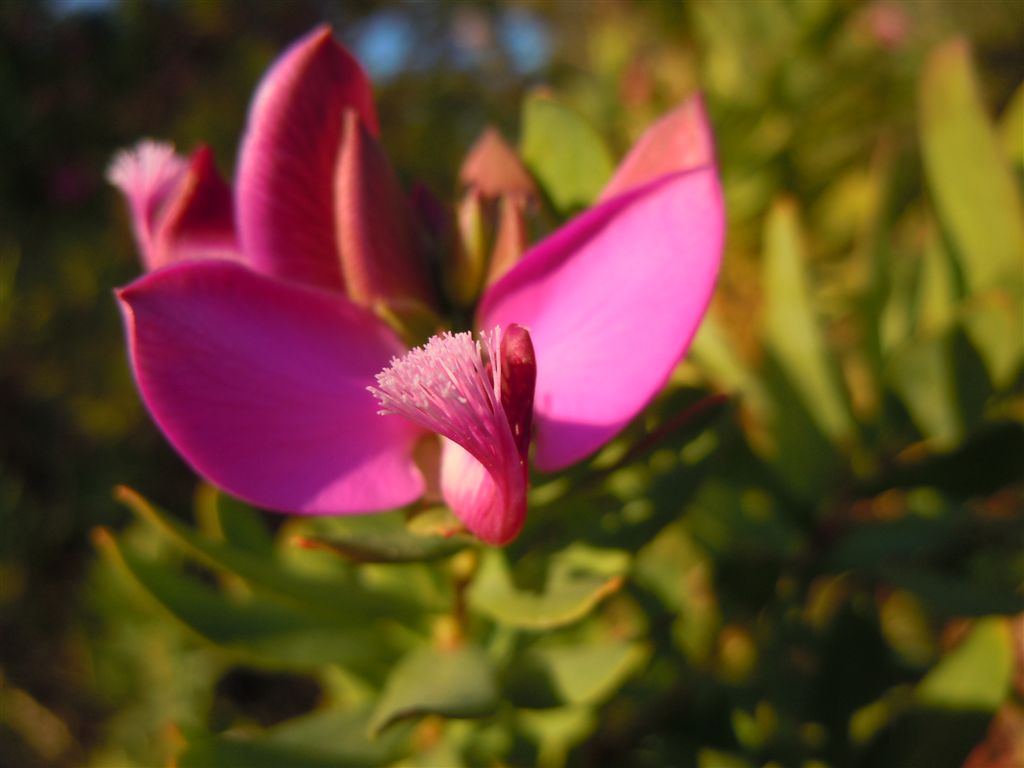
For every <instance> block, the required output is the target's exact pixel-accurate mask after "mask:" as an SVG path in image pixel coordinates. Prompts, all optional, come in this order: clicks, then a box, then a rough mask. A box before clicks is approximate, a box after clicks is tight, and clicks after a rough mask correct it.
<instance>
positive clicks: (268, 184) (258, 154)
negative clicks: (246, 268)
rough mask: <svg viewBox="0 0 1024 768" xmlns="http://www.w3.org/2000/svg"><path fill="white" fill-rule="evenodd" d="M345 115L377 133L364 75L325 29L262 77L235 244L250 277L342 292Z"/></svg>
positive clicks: (243, 160)
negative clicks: (340, 162) (338, 181)
mask: <svg viewBox="0 0 1024 768" xmlns="http://www.w3.org/2000/svg"><path fill="white" fill-rule="evenodd" d="M350 109H351V110H354V111H355V112H356V114H357V115H359V118H360V119H361V120H362V122H363V124H364V125H365V126H366V128H367V129H368V130H369V131H370V133H371V134H372V135H376V134H377V116H376V112H375V111H374V107H373V97H372V93H371V91H370V84H369V81H368V80H367V77H366V74H365V73H364V72H363V70H362V68H361V67H360V66H359V63H358V62H357V61H356V60H355V59H354V58H352V56H350V55H349V53H348V52H347V51H346V50H345V49H344V48H342V47H341V46H340V45H339V44H338V43H337V42H336V41H335V40H334V37H333V36H332V34H331V29H330V27H328V26H321V27H318V28H317V29H315V30H313V31H312V32H311V33H309V34H308V35H306V36H305V37H303V38H302V39H300V40H299V41H298V42H296V43H295V44H293V45H292V46H291V47H290V48H289V49H288V50H287V51H285V53H283V54H282V55H281V57H280V58H279V59H278V60H277V62H276V63H275V64H274V65H273V67H272V68H271V69H270V71H269V72H268V73H267V74H266V75H265V76H264V78H263V82H262V83H261V84H260V87H259V89H258V90H257V92H256V95H255V97H254V98H253V102H252V106H251V108H250V112H249V124H248V128H247V130H246V134H245V137H244V138H243V141H242V147H241V151H240V156H239V168H238V199H237V210H238V229H239V236H240V239H241V242H242V247H243V250H244V251H245V253H246V255H247V257H248V258H249V259H250V261H251V263H252V264H253V266H254V267H255V268H256V269H258V270H260V271H262V272H266V273H268V274H271V275H275V276H278V277H284V278H287V279H289V280H296V281H299V282H303V283H307V284H310V285H315V286H319V287H324V288H330V289H333V290H339V291H340V290H342V289H343V287H344V280H343V277H342V274H341V264H340V261H339V256H338V247H337V241H336V239H335V225H334V196H333V188H334V173H335V164H336V162H337V158H338V152H339V149H340V146H341V140H342V116H343V115H344V113H345V111H346V110H350Z"/></svg>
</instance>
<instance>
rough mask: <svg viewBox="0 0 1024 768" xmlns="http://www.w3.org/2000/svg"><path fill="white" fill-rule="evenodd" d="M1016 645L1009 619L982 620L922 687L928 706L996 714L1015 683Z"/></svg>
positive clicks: (920, 693)
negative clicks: (1014, 656)
mask: <svg viewBox="0 0 1024 768" xmlns="http://www.w3.org/2000/svg"><path fill="white" fill-rule="evenodd" d="M1013 667H1014V662H1013V645H1012V637H1011V635H1010V628H1009V625H1008V624H1007V622H1006V620H1004V619H999V618H985V619H979V620H978V621H976V622H975V623H974V626H973V627H971V630H970V632H969V634H968V635H967V637H965V638H964V639H963V641H962V642H961V643H960V645H958V646H957V647H956V648H954V649H953V650H952V651H951V652H950V653H949V654H948V655H947V656H946V657H945V658H943V659H942V660H941V661H940V662H939V663H938V665H936V666H935V667H934V668H933V669H932V670H931V672H929V673H928V675H927V676H925V678H924V679H923V680H922V681H921V682H920V683H919V684H918V686H917V690H916V694H917V700H918V701H919V702H920V703H921V704H923V705H924V706H926V707H931V708H936V709H954V710H982V711H985V712H994V711H995V710H996V709H998V708H999V705H1000V704H1002V703H1003V700H1004V699H1005V698H1006V696H1007V694H1008V693H1009V691H1010V685H1011V682H1012V680H1013Z"/></svg>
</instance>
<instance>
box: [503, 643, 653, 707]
mask: <svg viewBox="0 0 1024 768" xmlns="http://www.w3.org/2000/svg"><path fill="white" fill-rule="evenodd" d="M649 656H650V652H649V650H648V648H646V647H645V646H644V645H643V644H641V643H630V642H608V641H602V642H599V643H592V644H567V643H558V644H554V643H551V644H546V645H544V644H538V645H535V646H533V647H531V648H529V649H527V650H526V651H525V652H524V653H523V655H522V656H521V657H520V658H518V659H516V660H514V661H513V663H512V665H511V667H510V671H509V674H508V675H507V678H508V682H507V686H506V687H507V689H508V695H510V696H511V697H512V698H513V700H514V701H516V702H517V703H519V704H521V705H523V706H530V707H534V706H553V705H555V704H594V703H598V702H601V701H603V700H605V699H606V698H608V697H609V696H610V695H611V694H612V693H614V692H615V691H616V690H617V689H618V688H619V687H620V686H621V685H622V684H623V683H624V682H625V681H626V679H627V678H628V677H630V676H631V675H632V674H634V673H635V672H636V671H637V670H638V669H639V668H640V667H641V666H642V665H643V664H644V662H645V661H646V660H647V658H648V657H649Z"/></svg>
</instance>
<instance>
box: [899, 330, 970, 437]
mask: <svg viewBox="0 0 1024 768" xmlns="http://www.w3.org/2000/svg"><path fill="white" fill-rule="evenodd" d="M951 337H952V332H944V333H941V334H939V335H937V336H928V337H922V338H917V339H915V340H912V341H911V342H910V343H909V344H907V345H906V346H905V347H903V348H902V349H899V350H897V351H896V352H895V353H894V354H893V355H892V356H891V358H890V360H889V364H888V367H887V368H886V378H887V379H888V381H889V384H890V386H891V387H892V388H893V390H894V391H895V392H896V393H897V394H898V395H899V397H900V399H901V400H902V401H903V404H904V405H905V406H906V408H907V410H908V411H909V412H910V417H911V419H913V421H914V425H915V426H916V427H917V428H918V429H919V430H920V431H921V434H922V435H924V436H925V437H926V438H928V439H929V440H931V441H932V442H933V443H934V444H935V445H936V446H937V447H941V448H948V447H952V446H954V445H956V444H957V443H959V442H960V440H961V439H962V438H963V435H964V420H963V417H962V415H961V413H960V404H959V402H958V398H957V389H956V371H955V369H954V360H953V344H952V339H951Z"/></svg>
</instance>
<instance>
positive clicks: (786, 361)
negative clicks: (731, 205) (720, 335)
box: [764, 200, 854, 443]
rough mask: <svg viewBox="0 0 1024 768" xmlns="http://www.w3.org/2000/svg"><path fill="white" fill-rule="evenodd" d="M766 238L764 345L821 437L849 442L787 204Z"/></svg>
mask: <svg viewBox="0 0 1024 768" xmlns="http://www.w3.org/2000/svg"><path fill="white" fill-rule="evenodd" d="M764 238H765V253H764V291H765V317H764V320H765V341H766V343H767V345H768V346H769V347H770V348H771V350H772V352H773V353H774V355H775V357H776V358H777V360H778V362H779V365H780V367H781V368H782V370H783V371H784V372H785V374H786V375H787V377H788V378H789V379H790V381H791V382H792V384H793V386H794V388H795V389H796V390H797V391H798V392H799V394H800V395H801V397H802V399H803V401H804V402H805V404H806V406H807V408H808V410H809V412H810V415H811V416H812V418H813V419H814V421H815V422H816V424H817V425H818V427H819V428H820V429H821V430H822V432H824V433H825V434H826V435H828V436H829V437H830V438H831V439H832V440H833V442H836V443H841V442H847V441H849V440H850V439H851V438H852V437H853V431H854V425H853V417H852V415H851V412H850V406H849V401H848V399H847V398H846V394H845V391H844V389H843V387H842V384H841V381H840V379H839V376H838V375H837V370H836V367H835V361H833V360H832V359H831V358H830V356H829V354H828V351H827V348H826V345H825V341H824V339H823V338H822V335H821V330H820V328H819V323H818V318H817V316H816V314H815V312H814V309H813V307H812V306H811V300H810V296H811V289H810V286H809V285H808V282H807V275H806V271H805V264H806V262H807V256H806V254H805V253H804V248H803V244H802V241H801V233H800V224H799V222H798V220H797V212H796V207H795V205H794V204H793V203H792V202H791V201H789V200H777V201H776V202H775V204H774V205H773V206H772V209H771V212H770V213H769V215H768V219H767V222H766V225H765V235H764ZM783 418H784V417H783Z"/></svg>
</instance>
